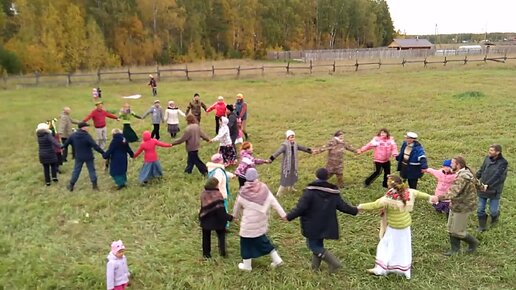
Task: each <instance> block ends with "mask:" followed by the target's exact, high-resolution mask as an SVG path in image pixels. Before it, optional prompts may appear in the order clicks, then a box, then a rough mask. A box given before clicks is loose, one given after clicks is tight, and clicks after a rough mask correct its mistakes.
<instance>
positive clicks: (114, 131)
mask: <svg viewBox="0 0 516 290" xmlns="http://www.w3.org/2000/svg"><path fill="white" fill-rule="evenodd" d="M121 133H122V130H120V129H118V128H115V129H113V130H111V134H112V135H115V134H121Z"/></svg>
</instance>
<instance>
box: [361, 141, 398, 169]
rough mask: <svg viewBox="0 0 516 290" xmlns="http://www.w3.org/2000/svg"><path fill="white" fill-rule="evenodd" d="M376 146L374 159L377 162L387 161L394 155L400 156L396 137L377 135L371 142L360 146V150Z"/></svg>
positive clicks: (363, 150) (364, 150)
mask: <svg viewBox="0 0 516 290" xmlns="http://www.w3.org/2000/svg"><path fill="white" fill-rule="evenodd" d="M373 148H374V155H373V160H374V161H375V162H380V163H385V162H387V161H389V159H390V158H391V156H392V157H396V156H398V146H397V145H396V142H395V141H394V138H392V137H389V138H388V139H387V138H382V137H380V136H375V137H374V138H373V140H371V142H369V143H367V144H366V145H364V147H362V148H360V150H359V152H360V153H362V152H366V151H367V150H370V149H373Z"/></svg>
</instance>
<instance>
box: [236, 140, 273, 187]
mask: <svg viewBox="0 0 516 290" xmlns="http://www.w3.org/2000/svg"><path fill="white" fill-rule="evenodd" d="M265 163H270V162H269V160H266V159H259V158H255V157H254V156H253V144H251V142H249V141H245V142H244V143H243V144H242V146H241V147H240V163H239V164H238V167H237V169H236V170H235V175H236V176H238V183H239V185H240V187H242V186H244V184H245V182H246V179H245V173H246V172H247V170H248V169H249V168H255V167H256V165H260V164H265Z"/></svg>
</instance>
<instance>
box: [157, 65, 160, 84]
mask: <svg viewBox="0 0 516 290" xmlns="http://www.w3.org/2000/svg"><path fill="white" fill-rule="evenodd" d="M156 75H157V76H158V81H159V80H161V72H160V70H159V64H156Z"/></svg>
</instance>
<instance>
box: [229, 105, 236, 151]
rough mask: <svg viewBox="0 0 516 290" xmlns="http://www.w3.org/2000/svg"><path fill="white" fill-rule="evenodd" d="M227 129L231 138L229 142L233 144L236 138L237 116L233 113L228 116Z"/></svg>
mask: <svg viewBox="0 0 516 290" xmlns="http://www.w3.org/2000/svg"><path fill="white" fill-rule="evenodd" d="M228 127H229V136H230V137H231V142H232V143H233V144H235V140H236V139H237V138H238V123H237V116H236V114H235V112H231V113H230V114H229V115H228Z"/></svg>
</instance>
